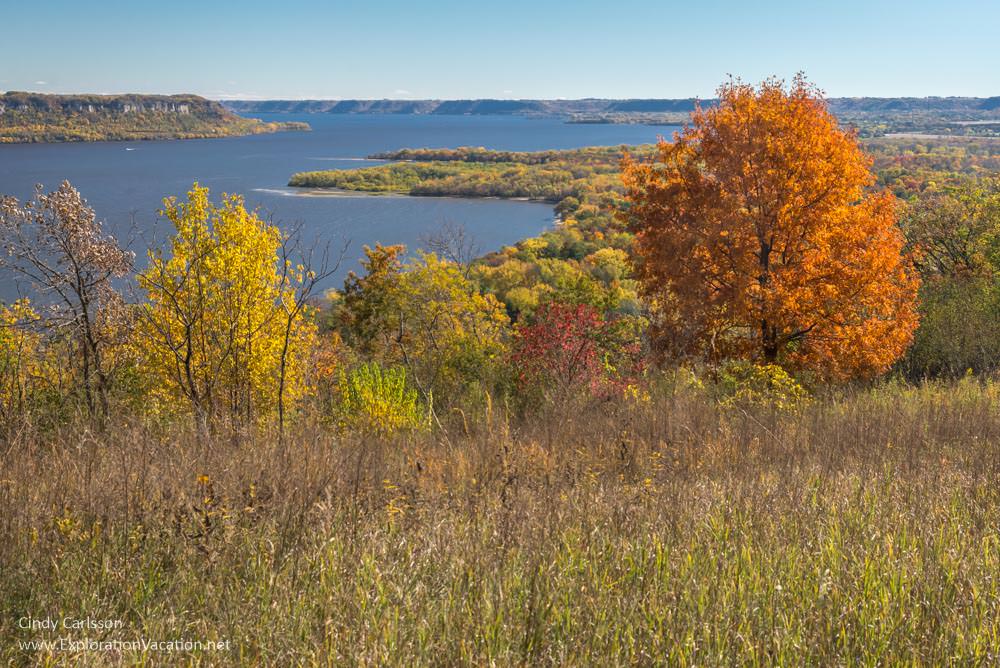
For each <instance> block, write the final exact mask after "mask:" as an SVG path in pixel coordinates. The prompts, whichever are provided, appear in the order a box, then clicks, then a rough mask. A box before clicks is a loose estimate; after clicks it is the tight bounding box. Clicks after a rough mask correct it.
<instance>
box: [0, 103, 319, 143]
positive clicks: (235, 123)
mask: <svg viewBox="0 0 1000 668" xmlns="http://www.w3.org/2000/svg"><path fill="white" fill-rule="evenodd" d="M308 129H309V125H308V124H307V123H299V122H280V123H264V122H262V121H260V120H257V119H253V118H243V117H242V116H239V115H237V114H235V113H234V112H232V111H230V110H229V109H226V108H225V107H223V106H222V105H221V104H219V103H218V102H214V101H212V100H206V99H205V98H203V97H198V96H197V95H43V94H39V93H19V92H8V93H5V94H3V95H0V143H5V144H11V143H40V142H70V141H118V140H137V139H198V138H206V137H233V136H239V135H250V134H261V133H267V132H278V131H281V130H308Z"/></svg>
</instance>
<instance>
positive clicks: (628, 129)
mask: <svg viewBox="0 0 1000 668" xmlns="http://www.w3.org/2000/svg"><path fill="white" fill-rule="evenodd" d="M255 116H256V117H258V118H262V119H264V120H268V121H270V120H302V121H306V122H308V123H309V124H310V125H311V126H312V127H313V131H312V132H282V133H277V134H271V135H257V136H252V137H233V138H226V139H192V140H183V141H150V142H97V143H76V144H33V145H29V144H19V145H0V194H8V195H15V196H17V197H19V198H22V199H23V198H26V197H28V196H30V195H31V193H32V189H33V187H34V184H36V183H41V184H42V185H43V186H45V188H46V190H54V189H55V188H56V187H57V186H58V184H59V183H60V182H61V181H62V180H63V179H69V180H70V182H71V183H73V185H74V186H76V188H77V189H79V190H80V192H81V193H82V194H83V196H84V197H85V198H86V199H87V201H88V202H89V203H90V205H91V206H92V207H93V208H94V209H95V210H96V211H97V215H98V217H99V218H100V219H102V220H104V221H105V222H106V226H107V228H108V229H110V230H111V231H113V232H114V233H115V234H117V235H118V236H119V237H121V238H125V237H126V236H128V230H131V229H132V228H135V229H136V230H137V231H138V232H139V235H140V236H139V237H138V238H137V239H136V240H135V241H134V242H133V250H135V251H136V253H137V255H138V256H139V257H140V261H141V258H143V257H144V256H145V252H144V249H145V248H146V246H147V245H148V243H149V242H150V240H154V239H162V238H163V237H164V235H166V234H168V233H169V232H170V226H169V223H167V222H166V221H164V220H163V219H162V218H160V217H159V216H158V215H157V210H158V209H159V208H161V206H162V199H163V198H164V197H166V196H168V195H177V196H178V197H182V196H183V195H184V193H185V192H186V191H187V190H188V189H189V188H190V187H191V184H192V183H193V182H195V181H198V182H199V183H201V184H202V185H205V186H208V187H209V188H210V189H211V190H212V193H213V196H217V195H218V194H219V193H221V192H229V193H241V194H243V195H245V197H246V200H247V203H248V205H249V206H251V207H260V209H261V211H262V212H263V213H264V214H265V215H270V216H271V217H272V219H273V220H274V221H275V222H277V223H279V224H281V225H286V226H287V225H291V224H295V225H298V226H300V228H301V230H302V234H303V236H304V238H306V239H308V240H313V239H319V240H321V241H323V242H326V241H329V242H331V244H332V245H334V246H336V247H337V248H338V249H339V248H340V247H341V246H342V245H343V242H344V241H345V240H346V241H350V246H349V248H348V251H347V254H346V256H345V261H344V263H343V265H342V267H341V269H340V271H339V272H338V274H337V275H336V276H335V277H333V278H332V279H331V281H330V285H339V284H340V282H341V281H342V280H343V276H344V275H345V274H346V273H347V271H348V270H350V269H356V268H357V258H358V257H359V256H360V255H361V247H362V246H363V245H364V244H368V245H372V244H374V243H375V242H377V241H378V242H382V243H386V244H389V243H394V244H395V243H402V244H406V245H407V246H408V247H410V248H411V249H415V248H418V247H419V246H420V240H421V238H422V237H423V236H425V235H426V234H428V233H431V232H433V231H434V230H436V229H439V228H440V227H441V225H442V224H443V223H445V222H449V223H457V224H461V225H464V226H465V227H466V229H467V230H468V232H469V233H470V234H471V235H472V236H473V237H474V238H475V240H476V242H477V245H478V246H479V247H480V248H481V249H482V251H484V252H485V251H489V250H492V249H495V248H499V247H501V246H503V245H505V244H510V243H513V242H514V241H517V240H518V239H522V238H524V237H527V236H531V235H534V234H537V233H539V232H540V231H542V230H543V229H545V228H546V227H547V226H549V225H551V223H552V219H553V218H552V207H551V206H549V205H548V204H540V203H529V202H510V201H501V200H471V199H454V198H426V197H425V198H417V197H372V196H364V195H359V196H347V197H314V196H303V195H302V194H300V193H298V192H297V191H296V190H294V189H289V188H287V187H286V185H285V184H286V183H287V182H288V177H289V176H290V175H291V174H292V173H294V172H298V171H306V170H317V169H331V168H357V167H364V166H366V165H371V164H377V163H372V162H366V161H363V160H359V159H360V158H364V157H365V156H367V155H369V154H372V153H376V152H379V151H387V150H393V149H398V148H404V147H448V148H452V147H457V146H485V147H486V148H491V149H500V150H517V151H537V150H545V149H561V148H577V147H581V146H597V145H616V144H641V143H649V142H652V141H655V139H656V136H657V135H658V134H665V135H669V134H670V133H671V132H672V131H673V129H674V128H653V127H647V126H640V125H597V124H594V125H589V124H580V125H571V124H566V123H564V122H562V121H560V120H558V119H542V120H529V119H525V118H517V117H510V116H404V115H400V116H392V115H334V114H302V115H299V114H257V115H255ZM133 221H134V222H133ZM0 281H2V284H0V298H2V299H9V298H10V297H11V295H12V294H15V293H16V288H15V286H13V285H12V283H11V279H10V277H9V276H0Z"/></svg>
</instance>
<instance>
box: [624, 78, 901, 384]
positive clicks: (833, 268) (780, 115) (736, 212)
mask: <svg viewBox="0 0 1000 668" xmlns="http://www.w3.org/2000/svg"><path fill="white" fill-rule="evenodd" d="M718 96H719V103H718V105H717V106H714V107H712V108H709V109H698V110H697V111H696V112H695V113H694V114H693V116H692V123H691V125H690V126H689V127H687V128H685V130H684V131H683V132H681V133H679V134H677V135H675V141H674V142H673V143H666V142H663V141H661V142H660V145H659V150H658V154H657V156H656V157H655V158H654V159H653V160H651V161H649V162H636V161H631V160H626V163H625V169H624V180H625V185H626V190H627V197H628V202H629V206H628V209H627V213H626V217H627V219H628V221H629V223H630V225H631V228H632V230H633V231H634V232H635V234H636V249H637V256H638V263H637V264H638V265H639V266H638V271H639V276H640V278H641V280H642V283H643V287H644V289H645V292H646V295H647V296H648V297H649V299H650V301H651V302H652V303H653V305H654V308H656V310H657V311H658V312H659V322H658V332H657V339H658V341H659V343H660V345H661V346H662V347H663V349H664V350H666V351H668V352H671V353H673V354H675V355H678V356H685V355H690V354H695V355H703V356H707V357H709V358H716V359H720V358H746V359H753V360H758V361H761V362H764V363H775V362H776V363H780V364H782V365H784V366H787V367H790V368H799V369H807V370H809V371H811V372H812V373H814V374H816V375H818V376H821V377H826V378H848V377H857V376H869V375H873V374H876V373H879V372H881V371H884V370H885V369H887V368H888V367H889V365H891V364H892V363H893V362H894V361H895V360H896V359H898V358H899V356H900V355H901V354H902V353H903V352H904V351H905V350H906V348H907V346H908V345H909V344H910V341H911V339H912V336H913V330H914V328H915V327H916V324H917V315H916V293H917V287H918V279H917V277H916V276H915V275H914V272H913V271H912V263H911V262H910V260H909V258H907V257H906V256H905V253H904V252H903V246H904V240H903V236H902V234H901V232H900V230H899V229H898V227H897V225H896V216H895V202H894V200H893V198H892V196H891V195H889V194H887V193H885V192H872V191H870V190H869V187H870V186H871V185H872V184H873V182H874V177H873V176H872V174H871V171H870V167H871V160H870V159H869V158H868V157H867V156H866V155H865V154H864V153H863V152H862V151H861V149H860V147H859V145H858V142H857V140H856V138H855V136H854V135H853V134H851V133H848V132H844V131H842V130H841V129H840V128H839V127H838V125H837V121H836V119H835V118H834V117H833V116H832V115H831V114H830V112H829V111H828V109H827V107H826V104H825V103H824V101H823V99H822V96H821V95H820V93H819V92H818V91H817V90H816V89H815V88H814V87H813V86H811V85H810V84H808V83H807V82H806V81H805V79H804V78H803V77H801V76H798V77H796V78H795V80H794V82H793V83H792V86H791V87H790V89H788V90H786V88H785V86H784V83H783V82H782V81H778V80H767V81H765V82H763V83H762V84H761V85H760V87H759V88H756V89H755V88H754V87H753V86H749V85H745V84H742V83H740V82H738V81H737V82H730V83H728V84H726V85H723V86H722V87H721V88H720V89H719V93H718Z"/></svg>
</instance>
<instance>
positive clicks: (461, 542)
mask: <svg viewBox="0 0 1000 668" xmlns="http://www.w3.org/2000/svg"><path fill="white" fill-rule="evenodd" d="M748 129H754V132H750V131H748ZM382 157H383V158H384V159H389V160H394V161H397V162H394V163H392V164H389V165H382V166H379V167H374V168H370V169H359V170H351V171H350V172H343V171H334V172H323V173H313V174H308V175H305V176H300V177H296V179H298V180H301V181H302V182H301V183H298V185H308V186H311V187H328V186H333V187H341V188H353V189H363V190H392V191H404V192H409V193H411V194H425V195H439V194H463V195H468V196H506V197H511V196H517V197H529V198H534V199H543V200H546V201H550V202H552V203H553V204H554V206H555V209H556V212H557V214H558V216H559V219H560V223H559V225H557V226H556V227H555V228H554V229H552V230H550V231H547V232H545V233H543V234H542V235H540V236H539V237H535V238H531V239H525V240H523V241H521V242H519V243H518V244H516V245H514V246H510V247H505V248H502V249H497V250H494V251H492V252H489V253H488V254H486V255H479V254H478V253H477V251H475V246H474V243H473V240H471V239H470V238H469V237H468V236H467V235H466V233H465V231H464V230H463V229H462V228H460V227H458V226H447V227H444V228H442V230H441V231H440V233H438V234H436V235H434V236H433V237H430V238H428V239H427V240H426V243H425V244H424V245H425V250H423V251H417V252H410V251H408V250H407V249H405V248H404V247H402V246H398V245H397V246H384V245H376V246H375V247H374V248H368V247H366V248H364V249H363V254H364V257H363V259H362V261H361V270H360V271H359V272H356V273H355V272H352V273H350V274H349V275H348V277H347V278H346V280H345V281H344V283H343V287H342V288H341V289H339V290H334V291H328V292H322V291H321V290H320V289H319V287H318V286H319V285H321V284H322V282H323V280H324V279H325V278H327V277H329V276H330V275H331V274H332V273H333V272H334V271H336V268H337V266H338V265H339V262H340V261H341V260H343V253H341V256H340V257H338V256H337V253H336V249H331V248H329V247H322V246H315V245H313V246H309V245H307V244H304V243H303V241H302V239H301V237H299V236H297V235H296V234H294V232H292V233H289V232H287V231H286V232H283V231H282V230H281V229H279V228H278V227H276V226H275V225H273V224H271V223H270V222H269V221H268V220H265V219H263V218H262V217H261V215H259V213H258V212H256V211H250V210H247V208H246V206H245V203H244V200H243V198H242V197H241V196H239V195H238V194H232V193H230V194H221V195H220V194H219V193H210V192H209V190H208V189H207V188H205V187H202V186H200V185H198V184H197V183H196V184H194V185H193V186H192V187H191V188H190V190H189V191H188V192H187V193H186V195H179V194H174V195H173V196H169V197H167V198H166V199H165V200H164V204H163V209H162V211H161V216H162V219H163V223H164V225H165V227H167V228H169V229H170V230H171V233H170V234H169V236H168V238H167V239H166V242H165V243H164V244H163V245H162V246H158V247H156V248H152V249H149V250H148V251H147V254H146V258H145V262H139V261H137V258H136V256H135V254H134V253H133V252H132V251H131V250H129V249H126V248H123V247H122V246H121V244H120V243H119V241H118V240H117V239H115V238H114V237H113V236H111V235H109V234H108V233H107V232H106V231H105V230H104V228H103V226H102V224H101V222H100V218H99V212H95V211H93V210H92V209H91V208H90V207H89V206H88V205H87V204H86V201H85V200H84V199H83V197H82V195H81V193H80V192H78V191H77V190H76V189H75V188H74V187H73V186H72V185H71V184H70V183H68V182H64V183H63V184H62V185H61V186H59V187H58V188H57V189H56V190H53V191H51V192H45V190H44V189H43V188H39V189H38V191H37V193H36V194H35V196H34V198H32V199H30V200H28V201H26V202H21V201H18V200H16V199H15V198H12V197H3V198H0V233H2V235H3V247H4V249H5V251H6V254H5V255H4V257H3V258H2V260H0V263H2V268H3V270H4V271H5V272H12V273H13V274H15V275H17V276H18V277H19V278H21V279H22V280H26V281H28V282H29V283H30V284H32V285H33V286H34V289H35V290H36V291H37V294H40V295H46V296H47V297H48V298H49V299H48V300H46V299H34V300H32V299H21V300H18V301H16V302H14V303H10V304H3V305H0V658H2V659H3V660H4V661H5V662H6V663H9V664H11V665H53V666H60V665H66V666H69V665H93V666H114V665H123V664H125V665H148V666H158V665H164V664H166V665H174V664H179V665H194V666H202V665H204V666H215V665H219V666H222V665H274V666H285V665H400V666H415V665H609V666H610V665H671V666H675V665H677V666H705V665H718V666H731V665H746V666H764V665H767V666H770V665H789V666H799V665H928V666H934V665H942V664H952V663H956V664H971V665H990V664H993V663H997V662H998V660H1000V656H998V655H1000V615H998V605H1000V604H998V596H997V594H998V591H997V590H998V587H1000V583H998V580H997V575H996V574H997V572H998V566H1000V563H998V562H1000V538H998V534H997V526H998V521H1000V484H998V483H1000V457H998V455H1000V452H998V448H1000V410H998V409H1000V405H998V404H1000V385H998V383H997V380H996V378H997V375H996V374H997V371H998V368H1000V358H998V357H997V355H996V353H995V351H996V350H1000V326H998V324H997V323H998V319H997V317H996V314H997V313H998V312H1000V310H998V309H1000V252H998V246H997V240H998V239H1000V182H998V181H997V178H996V170H997V159H998V152H997V151H996V146H995V144H992V143H990V142H989V141H984V142H983V143H981V144H968V143H961V144H953V143H949V142H945V141H935V142H932V143H930V144H924V143H922V141H915V140H904V141H889V140H883V139H880V140H878V141H877V142H876V143H870V144H862V143H861V142H860V141H859V139H858V137H857V135H856V134H855V133H853V132H849V131H844V129H842V128H841V127H840V126H839V125H838V123H837V121H836V119H835V118H833V117H832V116H831V114H830V113H829V110H828V108H827V106H826V105H825V103H824V102H823V99H822V96H821V95H820V94H819V93H818V91H817V90H816V89H815V87H813V86H812V85H811V84H809V83H808V82H807V81H805V79H804V78H803V77H796V78H795V79H794V80H793V81H792V82H791V84H790V85H786V84H785V82H782V81H778V80H774V79H769V80H766V81H765V82H762V83H761V84H760V85H759V86H756V87H755V86H749V85H746V84H743V83H740V82H739V81H731V82H730V83H729V84H725V85H723V86H722V87H721V88H720V89H719V104H718V105H716V106H714V107H712V108H711V109H708V110H697V111H696V112H695V113H694V115H693V116H692V122H691V124H690V125H689V126H688V127H686V128H685V129H684V131H683V132H681V133H678V135H677V136H675V137H674V141H672V142H661V143H659V144H658V145H657V146H655V147H654V146H647V147H640V148H633V149H631V150H628V151H626V150H625V149H624V148H623V147H614V148H591V149H581V150H575V151H547V152H539V153H521V152H497V151H488V150H486V149H475V148H464V149H404V150H400V151H398V152H393V153H392V154H386V155H383V156H382Z"/></svg>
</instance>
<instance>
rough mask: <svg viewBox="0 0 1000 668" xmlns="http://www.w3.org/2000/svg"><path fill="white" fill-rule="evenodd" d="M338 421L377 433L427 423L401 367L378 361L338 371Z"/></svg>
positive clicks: (427, 415) (350, 426) (426, 415)
mask: <svg viewBox="0 0 1000 668" xmlns="http://www.w3.org/2000/svg"><path fill="white" fill-rule="evenodd" d="M339 390H340V397H339V399H340V405H339V407H338V413H339V417H340V419H341V424H342V425H344V426H345V427H347V428H350V429H356V430H358V431H362V432H366V433H374V434H378V435H380V436H390V435H392V434H395V433H396V432H399V431H405V430H415V429H422V428H425V427H427V426H428V420H427V418H428V417H429V413H426V414H425V413H424V411H423V410H422V409H421V406H420V402H419V400H418V399H417V392H416V390H413V389H411V388H409V387H408V386H407V384H406V370H405V369H404V368H403V367H398V366H397V367H389V368H388V369H383V368H382V366H380V365H379V364H378V363H377V362H369V363H367V364H363V365H361V366H359V367H357V368H355V369H353V370H352V371H350V372H349V373H348V372H345V371H341V373H340V383H339Z"/></svg>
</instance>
